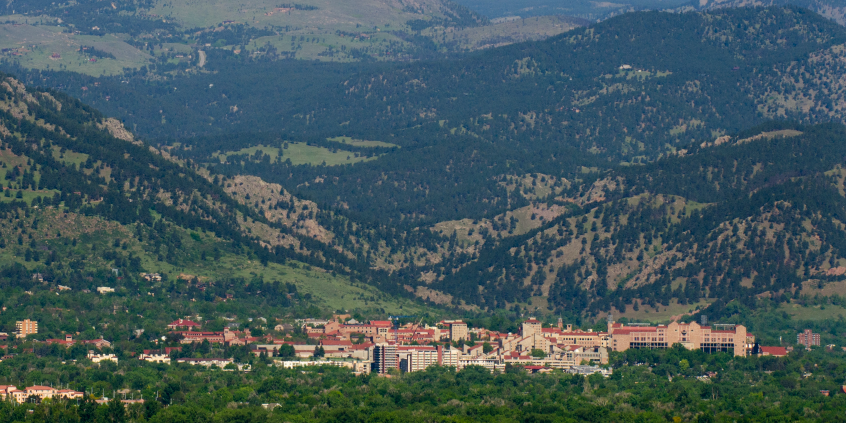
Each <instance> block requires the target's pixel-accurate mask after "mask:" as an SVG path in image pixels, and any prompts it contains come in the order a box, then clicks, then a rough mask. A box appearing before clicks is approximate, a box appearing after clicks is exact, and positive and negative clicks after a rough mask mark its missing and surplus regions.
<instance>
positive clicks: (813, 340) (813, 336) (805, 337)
mask: <svg viewBox="0 0 846 423" xmlns="http://www.w3.org/2000/svg"><path fill="white" fill-rule="evenodd" d="M796 343H797V344H802V345H804V346H805V348H806V349H809V350H810V349H811V347H812V346H814V345H816V346H819V345H820V334H818V333H814V332H812V331H811V330H810V329H805V331H804V332H800V333H799V334H798V335H796Z"/></svg>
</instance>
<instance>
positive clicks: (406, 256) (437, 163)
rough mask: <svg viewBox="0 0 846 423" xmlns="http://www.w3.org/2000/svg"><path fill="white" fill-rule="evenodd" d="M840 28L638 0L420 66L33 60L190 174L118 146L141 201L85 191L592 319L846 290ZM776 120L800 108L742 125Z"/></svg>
mask: <svg viewBox="0 0 846 423" xmlns="http://www.w3.org/2000/svg"><path fill="white" fill-rule="evenodd" d="M844 42H846V31H844V30H843V29H842V28H841V27H840V26H838V25H836V24H834V23H832V22H830V21H827V20H826V19H823V18H822V17H820V16H819V15H816V14H814V13H812V12H809V11H807V10H805V9H800V8H795V7H788V8H764V9H737V10H719V11H715V12H709V13H685V14H669V13H659V12H647V13H634V14H627V15H624V16H620V17H617V18H614V19H609V20H607V21H605V22H602V23H600V24H597V25H594V26H592V27H590V28H584V29H578V30H574V31H572V32H570V33H568V34H564V35H561V36H558V37H553V38H551V39H549V40H546V41H540V42H531V43H523V44H519V45H514V46H509V47H504V48H499V49H495V50H491V51H487V52H482V53H477V54H473V55H469V56H466V57H463V58H456V59H451V60H436V61H421V62H418V63H413V64H391V65H385V64H345V65H343V66H342V65H333V64H303V63H294V62H285V63H281V64H280V63H267V62H261V61H257V60H253V59H249V58H246V57H244V56H238V55H236V54H234V53H232V52H225V51H221V50H218V51H210V52H209V53H208V56H207V58H208V59H209V63H208V64H207V65H206V67H205V71H204V72H202V73H196V74H190V75H189V74H184V75H179V74H175V75H173V76H171V77H168V78H161V79H156V80H155V81H153V80H151V79H150V78H149V75H147V74H144V73H138V74H135V75H134V76H131V77H127V78H126V79H111V78H98V79H95V78H89V77H85V76H80V75H78V74H69V73H53V72H45V73H32V72H26V71H25V70H23V69H20V68H18V70H20V71H21V72H23V73H22V74H23V75H24V76H25V77H26V79H27V80H28V81H30V82H32V83H35V84H46V85H51V84H52V85H61V86H62V87H63V88H64V89H66V90H68V91H69V92H71V93H76V94H78V95H79V96H80V97H81V98H82V100H84V101H86V102H91V103H92V104H96V105H97V106H98V107H101V106H102V107H104V109H105V110H106V112H107V113H109V114H113V115H115V116H120V117H121V118H122V119H123V120H124V121H125V123H126V124H127V125H128V126H130V127H131V128H133V129H135V130H136V131H137V132H138V133H139V134H140V135H141V136H142V137H145V138H147V139H153V140H154V141H152V144H153V145H155V146H156V149H157V150H156V151H147V150H145V148H144V147H142V146H134V145H133V144H131V143H125V144H127V145H129V146H132V148H137V149H139V150H143V151H145V153H144V154H146V155H149V156H150V157H153V159H155V160H157V161H162V162H163V164H154V166H155V167H156V168H157V169H164V170H165V171H166V172H167V171H170V170H168V169H173V170H172V172H177V173H178V172H186V171H187V170H186V169H188V170H190V172H189V173H185V175H190V176H188V177H187V180H188V181H189V182H190V183H192V184H197V187H196V188H190V189H189V188H187V187H186V188H180V190H178V191H173V192H171V191H172V189H171V188H168V187H169V185H166V184H167V183H169V182H167V181H168V180H166V179H163V180H161V181H160V180H159V178H160V177H157V176H155V175H156V174H157V173H156V172H149V173H147V172H146V171H144V172H142V171H141V170H132V172H135V173H126V172H129V169H141V168H144V165H139V164H138V162H137V161H134V162H133V163H131V164H129V163H128V164H126V169H128V170H122V169H123V167H124V166H123V164H120V163H119V164H118V165H116V166H115V167H116V168H119V169H121V170H119V171H116V172H115V175H117V176H115V177H118V178H121V179H120V180H121V181H124V182H123V186H125V187H124V189H123V191H121V192H124V193H125V194H124V198H126V199H127V200H126V201H128V200H129V199H132V200H133V201H134V203H132V204H133V205H136V206H135V207H138V206H137V204H143V206H142V207H139V208H138V209H137V210H138V213H139V215H138V216H139V217H138V218H135V217H133V216H134V215H133V216H130V217H126V218H123V217H120V216H118V215H109V214H107V212H109V210H115V209H114V208H112V209H109V208H107V207H106V206H103V205H89V204H88V203H92V201H90V200H86V201H87V203H86V202H85V201H84V202H83V203H84V205H83V206H82V207H88V209H91V210H94V211H96V212H97V213H101V215H102V216H104V217H106V218H111V219H113V220H116V221H118V222H119V223H122V224H125V222H124V221H122V220H120V219H128V220H126V222H129V221H131V220H132V219H142V218H143V219H146V217H144V216H145V215H144V214H143V213H145V212H144V211H143V210H144V209H146V208H149V209H150V210H152V212H151V213H157V214H163V215H164V214H165V213H171V215H172V216H174V217H169V218H170V219H172V220H174V222H175V223H176V224H178V225H179V226H180V227H185V228H187V229H189V230H197V229H198V228H203V229H204V230H205V231H207V232H214V233H215V234H216V236H218V237H220V238H222V239H225V240H227V242H232V243H234V245H236V246H249V248H250V249H251V250H250V251H252V252H251V253H249V254H253V255H254V257H256V258H258V259H259V261H266V262H271V263H272V262H274V261H275V262H277V263H279V264H281V263H284V262H286V261H289V260H296V261H298V262H301V263H308V264H309V265H310V266H315V267H318V268H321V269H325V270H326V271H330V272H334V273H332V275H333V277H335V276H336V275H337V277H338V278H340V279H341V280H343V281H345V282H344V283H342V284H339V285H338V286H352V285H350V284H349V283H348V282H346V281H350V280H351V281H357V282H355V283H358V282H366V283H369V284H370V286H374V287H376V288H378V289H379V290H380V291H382V292H383V293H389V294H391V295H395V296H408V297H417V298H420V299H423V300H427V301H429V302H430V303H431V304H436V303H437V304H441V305H444V306H448V307H453V306H454V307H464V308H466V309H470V310H479V309H496V308H508V309H512V310H514V309H517V310H520V309H529V310H537V311H539V312H548V313H557V314H565V315H570V316H571V317H573V318H580V317H581V316H583V315H588V316H599V315H601V314H604V313H605V312H615V313H627V314H632V313H634V314H638V313H642V312H641V311H640V310H649V311H652V312H653V313H655V312H658V311H661V312H667V313H670V312H673V311H679V312H682V313H683V312H687V311H690V310H692V309H694V308H696V307H699V308H704V307H708V306H709V305H711V306H713V304H725V303H726V302H727V301H728V300H731V299H734V298H742V299H744V300H747V301H750V303H749V304H750V305H751V304H752V303H754V301H753V300H754V298H756V297H762V296H768V297H772V298H774V299H775V300H777V301H780V302H786V301H792V300H795V299H796V298H799V297H801V296H802V295H805V294H811V295H814V294H817V293H819V294H822V295H829V296H830V295H832V294H838V295H840V294H841V293H846V292H843V291H844V290H843V289H841V285H840V282H839V281H840V279H841V276H842V275H843V273H844V272H840V270H838V269H839V268H842V267H843V266H846V261H843V256H842V251H844V250H843V248H846V247H844V246H843V240H842V239H841V238H842V218H841V217H840V216H839V214H838V213H839V212H838V210H839V208H842V206H843V199H842V193H843V176H842V175H841V173H842V171H841V170H840V166H841V165H842V163H841V162H842V160H843V157H844V153H846V152H843V151H841V150H842V148H843V147H842V146H841V145H840V143H839V142H838V141H837V140H838V139H839V138H838V137H840V136H841V134H842V132H843V128H842V127H841V126H839V125H838V124H828V123H824V122H829V121H835V122H840V121H842V119H843V110H844V109H843V98H842V96H843V93H844V90H843V87H842V82H841V80H840V78H839V77H838V75H839V74H840V73H841V70H840V68H841V64H840V63H841V61H842V60H841V56H842V54H843V51H844V49H843V43H844ZM271 74H272V75H273V76H274V77H272V78H271V77H269V75H271ZM82 87H84V88H85V90H83V89H82ZM45 113H46V112H45ZM50 116H52V115H50ZM101 119H102V118H101ZM771 119H793V120H795V121H796V122H798V123H791V124H776V123H770V124H767V125H769V126H758V127H755V129H752V130H750V129H749V128H750V126H754V125H756V124H761V123H764V122H768V121H769V120H771ZM55 125H56V126H58V127H65V126H67V125H64V124H62V123H61V122H57V123H55ZM779 125H781V126H779ZM762 134H763V135H762ZM71 135H73V134H71ZM72 147H73V146H72V145H71V144H68V147H67V148H68V149H69V150H73V151H75V152H77V151H78V152H79V153H85V154H91V153H88V150H83V149H82V147H75V148H72ZM85 148H86V149H90V147H85ZM121 148H123V147H121ZM116 151H121V150H116ZM139 154H140V153H139ZM33 160H34V159H33ZM97 160H102V159H90V160H89V159H87V158H85V159H82V160H81V162H80V164H79V165H78V166H80V169H81V172H83V173H85V172H88V173H85V174H86V175H89V174H90V175H95V174H98V173H93V169H97V166H99V164H98V163H99V162H97ZM110 160H120V156H119V155H118V156H117V157H116V158H114V159H110ZM151 160H152V159H151ZM121 163H122V162H121ZM142 163H143V162H142ZM156 163H158V162H156ZM150 169H152V168H150ZM99 172H100V173H102V171H99ZM136 174H137V175H138V176H136V179H137V180H136V182H131V181H132V180H133V179H132V177H131V175H136ZM27 175H28V174H23V175H22V177H28V176H27ZM39 175H40V174H39ZM141 175H145V176H143V177H142V176H141ZM89 179H90V177H89ZM183 179H186V178H183ZM148 180H149V182H148ZM86 181H88V180H86ZM106 182H108V181H106ZM86 183H88V186H86V187H85V188H84V189H75V190H74V191H79V192H82V193H85V194H84V195H85V196H93V197H92V198H94V201H97V199H98V198H99V197H97V196H100V197H102V198H104V199H105V202H106V203H108V201H114V200H109V198H112V197H110V195H113V193H111V192H110V190H107V189H105V188H103V187H102V186H103V185H105V186H106V187H109V186H113V185H112V184H113V183H112V182H110V183H109V184H104V183H103V182H102V181H101V182H98V183H94V181H90V182H86ZM162 184H165V185H162ZM192 187H193V185H192ZM89 192H90V193H89ZM190 192H194V194H189V193H190ZM85 198H88V197H85ZM121 201H124V200H121ZM139 202H143V203H139ZM94 204H96V203H94ZM168 207H170V208H168ZM118 209H119V210H120V212H121V213H125V212H126V210H132V207H120V208H118ZM160 209H161V210H163V211H160ZM86 210H87V209H86ZM170 210H172V211H170ZM110 213H113V214H114V213H115V212H110ZM171 215H167V216H171ZM179 219H182V220H179ZM142 239H143V238H142ZM229 240H231V241H229ZM175 254H176V253H172V254H171V252H170V251H169V250H166V249H159V250H157V251H155V255H154V256H155V257H156V258H157V259H158V257H159V256H162V257H163V258H164V261H169V258H168V257H169V256H172V255H175ZM208 254H209V253H207V255H208ZM160 261H161V260H160ZM355 295H356V297H355V298H364V297H366V295H365V294H362V293H357V294H355ZM667 317H669V316H667Z"/></svg>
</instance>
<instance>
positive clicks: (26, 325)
mask: <svg viewBox="0 0 846 423" xmlns="http://www.w3.org/2000/svg"><path fill="white" fill-rule="evenodd" d="M15 333H17V336H18V338H26V337H27V335H35V334H36V333H38V322H36V321H35V320H29V319H26V320H21V321H18V322H15Z"/></svg>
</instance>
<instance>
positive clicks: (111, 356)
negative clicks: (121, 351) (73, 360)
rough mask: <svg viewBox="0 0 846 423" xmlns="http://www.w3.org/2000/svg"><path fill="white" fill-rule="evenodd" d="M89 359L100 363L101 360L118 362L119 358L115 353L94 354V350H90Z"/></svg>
mask: <svg viewBox="0 0 846 423" xmlns="http://www.w3.org/2000/svg"><path fill="white" fill-rule="evenodd" d="M88 359H89V360H91V362H92V363H100V362H101V361H114V362H115V363H117V362H118V358H117V356H115V355H114V354H94V353H93V352H89V353H88Z"/></svg>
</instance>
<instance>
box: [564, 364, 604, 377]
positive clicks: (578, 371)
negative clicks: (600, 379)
mask: <svg viewBox="0 0 846 423" xmlns="http://www.w3.org/2000/svg"><path fill="white" fill-rule="evenodd" d="M565 371H566V372H567V373H570V374H574V375H582V376H589V375H592V374H594V373H599V374H601V375H602V376H605V377H608V376H611V374H612V373H614V369H610V368H607V369H606V368H604V367H599V366H573V367H570V368H569V369H566V370H565Z"/></svg>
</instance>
